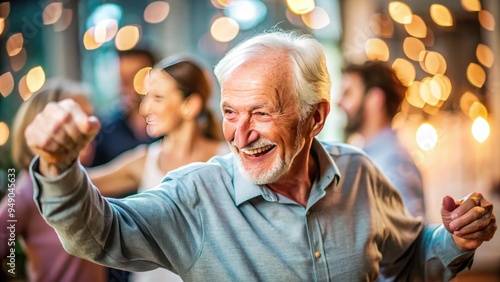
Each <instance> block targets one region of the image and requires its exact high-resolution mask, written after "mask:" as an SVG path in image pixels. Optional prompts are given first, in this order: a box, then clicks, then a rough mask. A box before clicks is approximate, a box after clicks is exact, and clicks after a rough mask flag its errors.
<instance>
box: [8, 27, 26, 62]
mask: <svg viewBox="0 0 500 282" xmlns="http://www.w3.org/2000/svg"><path fill="white" fill-rule="evenodd" d="M23 44H24V38H23V35H22V34H21V33H20V32H18V33H14V34H12V35H11V36H10V37H9V39H7V44H6V46H5V48H6V49H7V54H9V56H10V57H13V56H15V55H17V54H19V52H21V50H22V49H23Z"/></svg>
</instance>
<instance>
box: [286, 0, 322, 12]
mask: <svg viewBox="0 0 500 282" xmlns="http://www.w3.org/2000/svg"><path fill="white" fill-rule="evenodd" d="M286 4H287V5H288V9H290V11H292V13H295V14H297V15H302V14H306V13H309V12H311V11H312V10H314V8H315V7H316V3H314V0H286Z"/></svg>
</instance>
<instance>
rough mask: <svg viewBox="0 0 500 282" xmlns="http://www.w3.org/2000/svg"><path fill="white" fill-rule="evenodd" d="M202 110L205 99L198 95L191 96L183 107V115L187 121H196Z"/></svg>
mask: <svg viewBox="0 0 500 282" xmlns="http://www.w3.org/2000/svg"><path fill="white" fill-rule="evenodd" d="M202 110H203V99H202V98H201V96H200V95H199V94H198V93H192V94H191V95H189V97H187V98H186V100H184V102H183V103H182V106H181V112H182V115H183V117H184V119H186V120H193V119H196V118H197V117H198V115H199V114H200V112H201V111H202Z"/></svg>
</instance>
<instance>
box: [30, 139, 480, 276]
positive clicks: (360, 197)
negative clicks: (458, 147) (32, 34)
mask: <svg viewBox="0 0 500 282" xmlns="http://www.w3.org/2000/svg"><path fill="white" fill-rule="evenodd" d="M312 151H313V152H312V154H314V155H315V156H316V157H317V159H318V161H319V169H320V176H319V177H318V179H316V181H315V182H314V184H313V187H312V189H311V193H310V197H309V201H308V203H307V206H306V207H303V206H301V205H299V204H297V203H295V202H294V201H292V200H290V199H288V198H286V197H284V196H282V195H279V194H277V193H275V192H273V191H271V190H270V189H268V188H267V187H266V186H259V185H256V184H253V183H252V182H251V181H249V180H247V179H245V178H244V177H243V176H242V175H241V174H240V172H239V170H238V167H237V161H236V160H235V158H234V156H233V155H231V154H228V155H225V156H222V157H215V158H213V159H211V160H210V161H209V162H207V163H194V164H190V165H188V166H185V167H182V168H180V169H177V170H175V171H172V172H171V173H169V174H167V175H166V177H165V178H164V179H163V181H162V183H161V184H160V185H159V186H158V187H157V188H155V189H152V190H148V191H145V192H143V193H140V194H137V195H133V196H130V197H127V198H125V199H121V200H119V199H111V198H104V197H101V195H100V194H99V192H98V190H97V189H95V188H94V187H93V186H92V185H91V183H90V182H89V180H88V179H87V177H86V174H85V172H84V170H83V168H82V167H81V166H80V165H79V164H78V163H75V164H74V165H73V166H72V167H70V168H69V169H68V170H67V171H65V172H64V173H63V174H61V175H59V176H58V177H55V178H51V179H48V178H45V177H43V176H41V175H40V174H39V173H38V172H37V170H38V160H37V159H35V160H34V162H33V163H32V166H31V173H32V177H33V180H34V181H35V182H36V185H35V186H36V187H35V195H34V198H35V201H36V202H37V204H38V206H39V209H40V211H41V212H42V214H43V216H44V217H45V218H46V220H47V222H49V224H51V225H52V226H53V227H54V228H55V229H56V230H57V233H58V235H59V236H60V238H61V240H62V242H63V245H64V246H65V248H66V249H67V250H68V251H70V252H71V253H73V254H74V255H77V256H81V257H84V258H86V259H89V260H93V261H95V262H98V263H101V264H105V265H110V266H113V267H118V268H123V269H127V270H130V271H141V270H142V271H144V270H149V269H153V268H157V267H165V268H168V269H170V270H172V271H174V272H176V273H178V274H179V275H180V276H181V277H182V278H183V279H184V281H287V282H292V281H371V280H374V279H375V278H376V276H377V273H378V272H379V266H380V270H381V271H383V273H384V274H385V276H386V277H390V278H393V279H394V280H397V281H423V280H424V279H425V280H426V281H432V280H437V281H442V280H449V279H451V278H452V277H453V276H454V275H455V274H456V272H458V271H459V270H461V269H463V268H465V267H467V266H468V265H470V263H471V262H472V258H473V253H474V252H472V251H469V252H463V251H461V250H459V249H458V248H457V247H456V245H455V244H454V242H453V240H452V238H451V235H450V233H449V232H447V231H446V230H445V229H444V228H443V227H442V226H433V227H430V226H429V227H424V224H423V223H422V222H421V221H420V220H418V219H415V218H413V217H411V216H410V215H409V214H408V212H407V211H406V209H405V208H404V205H403V204H402V200H401V196H400V194H399V193H398V192H397V191H396V190H395V189H394V188H393V187H392V186H391V184H390V183H389V182H388V181H387V179H386V178H385V176H384V175H383V174H381V173H380V172H379V171H378V170H377V168H376V166H374V165H373V163H372V162H371V161H370V160H369V159H368V158H367V156H366V155H365V154H364V153H363V152H361V151H360V150H357V149H354V148H352V147H349V146H346V145H341V144H326V143H323V144H321V143H320V142H319V141H317V140H314V142H313V147H312ZM290 189H293V187H290Z"/></svg>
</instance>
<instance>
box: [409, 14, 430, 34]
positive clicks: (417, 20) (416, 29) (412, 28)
mask: <svg viewBox="0 0 500 282" xmlns="http://www.w3.org/2000/svg"><path fill="white" fill-rule="evenodd" d="M405 29H406V32H408V34H409V35H411V36H414V37H418V38H425V37H426V36H427V25H426V24H425V22H424V20H422V18H421V17H419V16H417V15H413V16H412V20H411V23H408V24H405Z"/></svg>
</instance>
